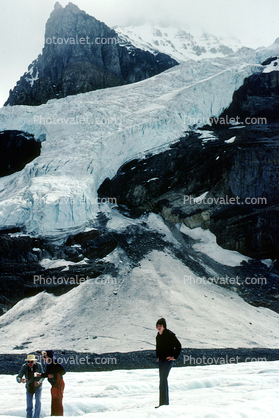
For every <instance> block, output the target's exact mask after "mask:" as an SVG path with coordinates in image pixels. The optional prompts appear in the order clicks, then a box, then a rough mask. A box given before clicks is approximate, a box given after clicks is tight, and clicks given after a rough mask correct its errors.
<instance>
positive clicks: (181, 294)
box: [0, 215, 279, 353]
mask: <svg viewBox="0 0 279 418" xmlns="http://www.w3.org/2000/svg"><path fill="white" fill-rule="evenodd" d="M119 217H120V219H119V220H118V222H116V220H115V218H114V219H113V218H112V220H111V221H110V222H109V223H108V229H109V230H110V231H113V230H119V229H121V228H123V227H124V223H125V219H124V217H122V216H119ZM121 219H123V224H122V226H121ZM130 222H131V223H130V225H132V224H133V222H134V221H130ZM136 222H137V223H138V224H140V223H141V222H142V223H144V224H145V225H149V228H150V230H152V229H153V230H155V229H156V230H157V232H160V233H161V234H163V235H165V239H166V241H168V242H172V241H175V240H174V238H173V237H172V235H171V233H170V231H169V230H168V228H166V227H165V225H164V223H163V222H162V220H160V217H159V216H156V215H149V217H148V218H144V219H142V220H138V221H136ZM126 226H128V223H127V221H126ZM205 238H206V237H205ZM218 248H219V250H218ZM197 250H198V251H202V252H204V253H205V254H206V253H208V251H209V250H210V251H211V252H213V249H212V243H210V242H208V243H207V244H206V242H205V241H204V242H203V246H202V248H198V249H197ZM222 251H224V250H222V249H221V248H220V247H218V246H217V244H215V249H214V254H212V256H213V257H214V258H216V255H217V253H218V252H219V259H220V258H221V257H220V256H221V255H222V257H223V259H224V262H223V263H224V264H226V262H227V260H229V261H230V265H232V264H234V265H239V262H240V261H241V255H240V254H238V253H236V252H233V251H228V250H226V252H227V254H226V255H224V253H223V252H222ZM242 260H247V258H246V257H242ZM106 261H107V262H110V263H113V264H114V265H115V266H117V267H118V268H119V273H118V274H117V275H114V276H112V275H109V274H104V275H102V276H101V277H98V278H97V279H92V278H89V279H88V280H86V281H85V282H84V283H82V284H81V285H79V286H78V287H76V288H74V289H72V290H71V291H70V292H68V293H66V294H64V295H62V296H59V297H55V296H53V295H51V294H49V293H39V294H37V295H36V296H34V297H30V298H26V299H23V300H21V301H20V302H18V303H17V304H16V305H15V306H14V307H13V308H12V309H10V310H9V311H8V312H7V313H6V314H5V315H3V316H1V317H0V326H1V328H2V331H1V334H2V336H3V338H1V347H0V352H2V353H10V352H14V353H16V352H22V348H23V347H28V351H30V352H31V351H33V350H43V349H45V347H46V346H48V347H49V346H51V347H53V349H69V350H76V351H81V352H86V351H89V352H98V353H101V352H103V353H104V352H114V351H121V352H123V351H124V352H125V351H134V350H142V349H153V348H154V347H155V335H156V329H155V323H154V321H156V320H157V319H158V318H160V317H162V316H164V317H166V318H171V322H170V323H168V326H169V328H170V329H173V330H174V331H175V332H176V333H177V335H178V337H179V339H180V340H181V343H182V345H183V347H196V348H203V347H204V348H206V347H211V348H212V347H235V348H237V347H270V348H279V337H278V335H277V334H276V329H278V324H279V315H278V314H277V313H275V312H273V311H270V310H269V309H266V308H256V307H253V306H251V305H249V304H247V303H246V302H244V301H243V300H242V299H241V298H240V297H239V296H238V295H237V294H236V293H234V292H231V291H229V290H227V289H224V288H221V287H218V286H216V285H215V284H213V283H212V282H208V281H206V280H205V279H202V278H200V277H198V276H197V275H196V274H194V273H193V271H192V270H191V269H190V268H188V267H187V266H186V265H185V264H184V263H183V262H182V261H180V260H179V259H178V258H176V257H175V255H174V253H173V252H172V251H170V250H169V249H165V250H161V251H160V250H153V251H150V252H148V253H147V254H146V256H145V257H143V258H142V260H141V261H140V262H139V263H138V265H137V266H135V265H134V264H131V262H130V261H129V259H128V257H127V255H126V254H125V252H124V251H123V250H121V249H119V248H116V249H115V250H114V251H113V252H112V253H111V254H109V255H108V256H107V257H106ZM200 263H202V259H201V260H200ZM213 273H214V272H213V270H211V274H213ZM61 276H63V277H65V276H66V277H67V272H65V273H64V272H63V273H62V274H61ZM29 324H32V326H31V327H30V326H29Z"/></svg>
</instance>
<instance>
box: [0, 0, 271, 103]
mask: <svg viewBox="0 0 279 418" xmlns="http://www.w3.org/2000/svg"><path fill="white" fill-rule="evenodd" d="M72 3H74V4H76V5H77V6H78V7H79V8H80V9H82V10H84V11H86V12H87V13H88V14H90V15H91V16H94V17H95V18H96V19H98V20H101V21H103V22H105V23H106V24H107V25H108V26H116V25H120V26H125V25H130V24H141V23H143V22H145V21H148V22H151V23H154V24H156V23H161V24H163V25H167V24H169V23H171V24H175V25H179V26H181V27H183V28H184V29H185V28H186V29H187V28H188V29H189V30H191V28H195V27H198V28H202V29H204V30H205V31H208V32H210V33H213V34H217V35H234V36H236V37H238V38H239V39H240V40H242V42H243V43H244V44H246V45H247V46H252V47H257V46H262V45H265V46H267V45H270V44H272V43H273V42H274V41H275V39H276V38H277V37H279V25H278V18H279V1H278V0H265V1H262V0H261V1H260V0H73V1H72ZM54 4H55V1H53V0H1V4H0V31H1V37H0V51H1V57H2V59H1V67H0V68H1V69H0V80H1V82H0V106H2V105H3V103H4V101H6V99H7V98H8V94H9V89H10V88H13V87H14V85H15V84H16V81H17V80H19V78H20V76H21V75H23V73H24V72H25V71H26V70H27V67H28V65H29V64H30V63H31V62H32V61H33V60H34V59H36V58H37V56H38V54H39V53H41V51H42V48H43V45H44V30H45V23H46V21H47V19H48V17H49V15H50V13H51V11H52V10H53V8H54ZM60 4H61V5H62V6H63V7H64V6H66V5H67V4H68V0H60Z"/></svg>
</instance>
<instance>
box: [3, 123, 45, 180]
mask: <svg viewBox="0 0 279 418" xmlns="http://www.w3.org/2000/svg"><path fill="white" fill-rule="evenodd" d="M41 140H43V138H40V139H39V140H36V139H35V138H34V136H33V135H31V134H27V133H26V132H21V131H3V132H0V177H4V176H8V175H10V174H13V173H14V172H15V171H20V170H22V169H23V168H24V167H25V165H26V164H28V163H30V161H32V160H34V159H35V158H36V157H38V156H39V155H40V152H41Z"/></svg>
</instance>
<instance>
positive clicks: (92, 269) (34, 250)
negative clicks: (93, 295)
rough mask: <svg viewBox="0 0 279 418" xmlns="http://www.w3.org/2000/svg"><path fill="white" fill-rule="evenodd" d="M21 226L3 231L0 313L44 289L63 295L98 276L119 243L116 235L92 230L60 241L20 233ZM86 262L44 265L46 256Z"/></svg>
mask: <svg viewBox="0 0 279 418" xmlns="http://www.w3.org/2000/svg"><path fill="white" fill-rule="evenodd" d="M18 232H22V231H20V230H3V231H0V315H2V314H3V313H4V312H5V311H6V310H7V309H10V308H11V307H12V306H13V305H14V304H15V303H17V302H18V301H19V300H21V299H23V298H25V297H30V296H34V295H36V294H37V293H39V292H42V291H43V290H46V291H47V292H51V293H54V294H55V295H61V294H63V293H66V292H68V291H69V290H71V289H72V288H73V287H75V286H78V285H79V284H81V283H82V282H83V281H85V280H88V279H92V278H95V277H98V276H99V275H100V274H102V273H103V272H104V269H105V268H108V265H107V263H106V262H104V261H103V260H102V258H103V257H105V256H106V255H107V254H109V253H110V252H111V251H113V249H114V248H115V247H116V245H117V243H116V241H115V239H114V237H113V236H112V235H109V234H107V233H104V231H99V230H92V231H90V232H85V233H80V234H77V235H73V236H70V237H69V238H68V239H67V241H66V243H65V244H62V245H61V244H60V245H57V244H55V242H52V241H48V240H47V239H44V238H32V237H26V236H17V235H14V234H15V233H18ZM85 257H90V259H87V261H86V262H84V263H83V264H74V265H71V264H70V266H69V270H68V271H66V272H64V271H63V270H64V267H63V265H61V266H60V267H51V266H50V267H49V268H44V267H42V265H41V264H40V262H41V261H42V260H44V259H48V260H52V261H54V262H55V261H57V260H61V259H62V260H66V261H69V262H74V263H78V262H80V261H84V258H85Z"/></svg>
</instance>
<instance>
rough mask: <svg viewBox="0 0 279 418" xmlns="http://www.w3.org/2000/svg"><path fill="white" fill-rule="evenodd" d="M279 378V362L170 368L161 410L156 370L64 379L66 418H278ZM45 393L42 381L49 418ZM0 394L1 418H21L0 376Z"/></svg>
mask: <svg viewBox="0 0 279 418" xmlns="http://www.w3.org/2000/svg"><path fill="white" fill-rule="evenodd" d="M278 372H279V362H278V361H276V362H261V361H258V362H252V363H244V364H227V365H221V366H203V367H187V368H184V367H183V368H181V367H179V368H173V369H172V371H171V373H170V376H169V379H168V380H169V389H170V405H169V406H162V407H161V408H159V409H154V406H155V405H158V370H156V369H150V370H115V371H112V372H111V371H110V372H102V373H100V372H94V370H92V372H91V373H90V372H87V373H67V374H66V375H65V382H66V386H65V393H64V399H63V405H64V417H65V418H67V417H68V418H70V417H76V416H82V417H86V418H100V417H103V418H111V417H114V418H131V417H133V418H151V417H152V418H155V417H161V418H162V417H164V418H182V417H183V418H184V417H187V418H277V417H278V408H279V390H278ZM49 387H50V385H49V384H48V382H46V381H45V382H44V383H43V391H42V412H41V417H42V418H46V417H49V416H50V394H49ZM0 391H1V394H2V396H1V400H0V410H1V412H0V416H1V417H3V418H16V417H23V416H24V414H25V396H26V395H25V388H24V385H23V384H20V385H19V384H17V383H15V377H14V376H7V375H1V376H0ZM15 399H16V400H17V401H16V403H15V402H14V400H15Z"/></svg>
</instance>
